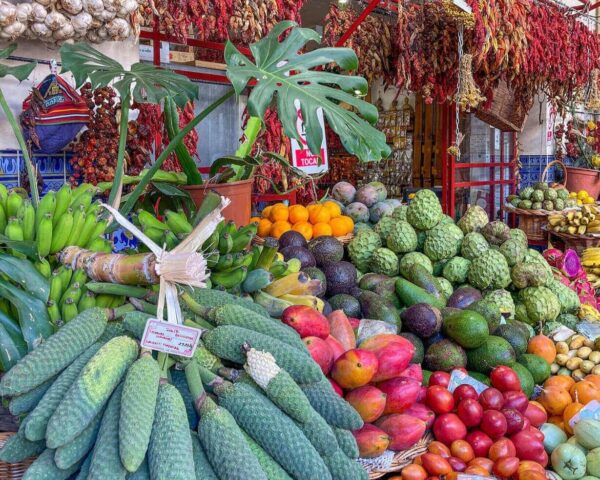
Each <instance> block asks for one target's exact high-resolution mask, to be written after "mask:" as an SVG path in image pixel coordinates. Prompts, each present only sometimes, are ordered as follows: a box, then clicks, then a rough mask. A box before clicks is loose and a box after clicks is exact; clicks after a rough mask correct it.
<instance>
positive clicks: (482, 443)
mask: <svg viewBox="0 0 600 480" xmlns="http://www.w3.org/2000/svg"><path fill="white" fill-rule="evenodd" d="M465 440H466V441H467V442H469V444H470V445H471V447H473V452H475V455H477V456H478V457H487V455H488V452H489V450H490V447H491V446H492V444H493V443H494V442H493V441H492V439H491V438H490V437H488V436H487V435H486V434H485V433H483V432H481V431H479V430H475V431H473V432H470V433H469V434H467V436H466V438H465Z"/></svg>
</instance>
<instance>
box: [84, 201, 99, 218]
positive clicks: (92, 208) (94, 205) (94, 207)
mask: <svg viewBox="0 0 600 480" xmlns="http://www.w3.org/2000/svg"><path fill="white" fill-rule="evenodd" d="M99 212H100V200H96V201H95V202H94V203H92V204H91V205H90V206H89V207H87V208H86V209H85V213H87V214H88V215H91V214H93V215H98V213H99Z"/></svg>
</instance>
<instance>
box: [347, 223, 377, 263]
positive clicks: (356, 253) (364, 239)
mask: <svg viewBox="0 0 600 480" xmlns="http://www.w3.org/2000/svg"><path fill="white" fill-rule="evenodd" d="M379 247H381V238H380V237H379V235H378V234H377V233H375V232H374V231H373V230H367V229H363V230H360V231H359V232H358V233H357V234H356V236H355V237H354V238H353V239H352V241H351V242H350V243H349V244H348V256H349V257H350V260H351V261H352V263H353V264H354V266H355V267H356V268H358V269H359V270H360V271H361V272H367V271H368V268H369V263H370V261H371V257H372V256H373V252H374V251H375V250H376V249H378V248H379Z"/></svg>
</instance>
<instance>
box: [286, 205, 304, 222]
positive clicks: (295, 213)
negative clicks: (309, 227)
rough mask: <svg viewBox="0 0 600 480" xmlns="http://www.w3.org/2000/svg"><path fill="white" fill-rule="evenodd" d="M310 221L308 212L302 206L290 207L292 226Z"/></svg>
mask: <svg viewBox="0 0 600 480" xmlns="http://www.w3.org/2000/svg"><path fill="white" fill-rule="evenodd" d="M307 220H308V210H307V209H306V207H304V206H302V205H292V206H291V207H290V218H289V221H290V223H291V224H292V225H295V224H296V223H300V222H306V221H307Z"/></svg>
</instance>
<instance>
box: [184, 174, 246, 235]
mask: <svg viewBox="0 0 600 480" xmlns="http://www.w3.org/2000/svg"><path fill="white" fill-rule="evenodd" d="M180 188H181V189H183V190H185V191H186V192H188V193H189V194H190V196H191V197H192V200H193V201H194V203H195V204H196V207H199V206H200V204H201V203H202V200H204V196H205V194H206V192H207V191H208V190H213V191H215V192H217V193H218V194H219V195H221V196H222V197H226V198H228V199H229V200H231V203H230V204H229V206H228V207H227V208H226V209H225V210H223V217H224V218H225V220H232V221H234V222H235V224H236V225H237V226H238V227H241V226H243V225H247V224H248V222H249V221H250V214H251V211H252V210H251V207H252V205H251V203H252V179H248V180H240V181H239V182H231V183H212V184H209V185H182V186H181V187H180Z"/></svg>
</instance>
